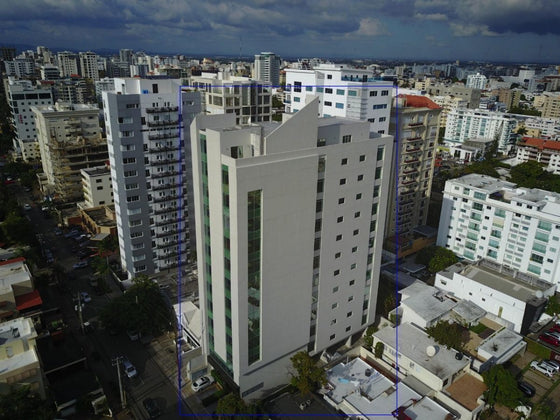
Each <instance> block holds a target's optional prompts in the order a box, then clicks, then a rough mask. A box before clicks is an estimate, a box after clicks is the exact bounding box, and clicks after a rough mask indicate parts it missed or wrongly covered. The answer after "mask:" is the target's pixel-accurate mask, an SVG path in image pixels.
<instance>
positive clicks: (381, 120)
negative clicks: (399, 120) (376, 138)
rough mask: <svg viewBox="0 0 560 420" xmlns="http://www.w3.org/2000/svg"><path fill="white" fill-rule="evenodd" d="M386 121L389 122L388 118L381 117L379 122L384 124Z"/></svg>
mask: <svg viewBox="0 0 560 420" xmlns="http://www.w3.org/2000/svg"><path fill="white" fill-rule="evenodd" d="M385 120H387V118H386V117H379V122H384V121H385Z"/></svg>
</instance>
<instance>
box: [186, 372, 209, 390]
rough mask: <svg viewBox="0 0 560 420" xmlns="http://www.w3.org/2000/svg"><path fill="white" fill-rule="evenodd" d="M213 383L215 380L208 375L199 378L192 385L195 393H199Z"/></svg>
mask: <svg viewBox="0 0 560 420" xmlns="http://www.w3.org/2000/svg"><path fill="white" fill-rule="evenodd" d="M213 383H214V378H213V377H212V376H209V375H207V376H203V377H201V378H198V379H197V380H196V381H194V382H193V383H192V385H191V388H192V390H193V391H194V392H198V391H202V390H203V389H206V388H208V387H209V386H210V385H212V384H213Z"/></svg>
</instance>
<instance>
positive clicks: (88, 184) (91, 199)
mask: <svg viewBox="0 0 560 420" xmlns="http://www.w3.org/2000/svg"><path fill="white" fill-rule="evenodd" d="M81 174H82V188H83V190H84V208H90V207H98V206H102V205H108V204H113V202H114V200H113V186H112V184H111V169H110V168H109V167H108V166H106V165H105V166H97V167H95V168H85V169H82V171H81Z"/></svg>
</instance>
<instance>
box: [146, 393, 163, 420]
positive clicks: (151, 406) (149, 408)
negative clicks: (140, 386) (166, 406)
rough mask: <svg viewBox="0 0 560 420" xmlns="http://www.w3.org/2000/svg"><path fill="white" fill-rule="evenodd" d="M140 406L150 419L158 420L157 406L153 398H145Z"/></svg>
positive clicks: (159, 412)
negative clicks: (156, 419)
mask: <svg viewBox="0 0 560 420" xmlns="http://www.w3.org/2000/svg"><path fill="white" fill-rule="evenodd" d="M142 405H143V406H144V408H145V409H146V412H147V413H148V415H149V416H150V418H151V419H155V418H158V417H159V416H160V415H161V409H160V408H159V404H158V403H157V401H156V400H154V399H153V398H145V399H144V401H142Z"/></svg>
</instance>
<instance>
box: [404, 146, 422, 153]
mask: <svg viewBox="0 0 560 420" xmlns="http://www.w3.org/2000/svg"><path fill="white" fill-rule="evenodd" d="M418 151H420V148H419V147H413V148H410V149H408V148H407V149H404V150H403V153H414V152H418Z"/></svg>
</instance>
